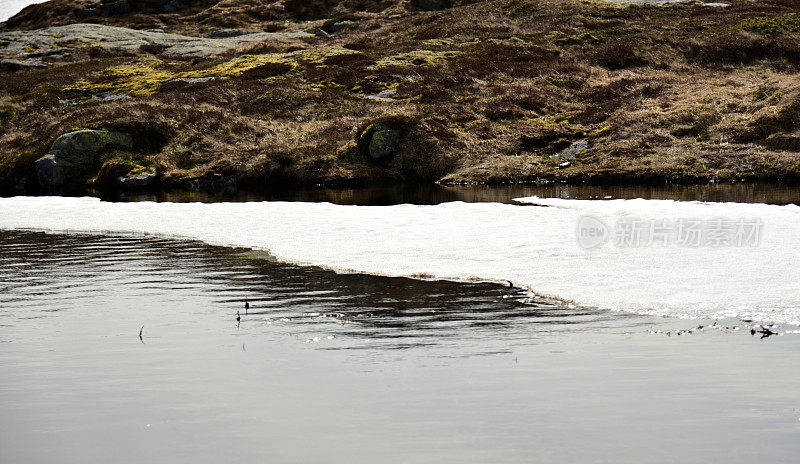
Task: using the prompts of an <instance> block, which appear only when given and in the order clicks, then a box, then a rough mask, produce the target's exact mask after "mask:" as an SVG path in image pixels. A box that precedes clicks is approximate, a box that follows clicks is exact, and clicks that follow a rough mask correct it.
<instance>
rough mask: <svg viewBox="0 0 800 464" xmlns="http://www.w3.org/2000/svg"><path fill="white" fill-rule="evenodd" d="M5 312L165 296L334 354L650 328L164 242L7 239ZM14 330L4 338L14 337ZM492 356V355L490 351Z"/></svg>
mask: <svg viewBox="0 0 800 464" xmlns="http://www.w3.org/2000/svg"><path fill="white" fill-rule="evenodd" d="M0 243H1V244H2V251H0V281H2V282H3V284H2V289H3V291H2V293H0V306H2V308H3V309H2V313H0V317H2V320H3V321H5V324H8V325H10V326H12V327H14V326H15V325H18V324H19V323H18V322H15V321H19V320H21V319H26V318H35V317H48V316H52V317H55V316H56V315H57V314H54V313H57V312H58V311H60V310H63V309H67V308H73V307H74V308H78V307H80V308H84V309H83V310H84V311H85V310H86V309H85V308H86V307H87V306H89V307H91V306H92V305H97V306H103V305H106V304H111V305H113V304H117V303H116V302H118V301H119V300H121V299H122V300H124V299H143V298H144V299H146V298H152V299H155V302H154V303H155V304H158V305H166V306H167V307H169V306H170V304H172V303H176V302H181V303H182V304H183V305H185V303H187V302H191V301H196V303H197V306H191V305H190V307H192V308H194V307H198V308H206V309H204V310H203V311H209V312H212V313H218V314H220V315H222V314H224V315H226V316H225V317H229V318H230V320H232V319H233V314H235V312H236V311H241V312H242V313H244V307H243V302H244V301H245V299H247V300H248V301H249V303H250V305H251V307H250V310H249V312H248V314H242V316H243V320H242V324H241V327H242V328H245V329H248V330H266V331H269V330H273V331H274V330H278V331H279V332H285V331H289V332H291V334H292V335H294V336H296V337H302V338H304V339H306V340H312V341H318V340H319V339H320V334H323V335H322V337H323V338H324V339H328V340H330V339H333V338H336V339H337V341H338V342H337V344H336V345H335V348H336V349H350V348H384V349H398V348H408V347H413V346H433V345H439V344H446V343H448V342H449V341H450V340H453V339H456V340H458V341H459V342H464V341H465V340H470V339H476V340H480V339H482V338H489V339H498V338H501V339H503V340H505V343H510V342H513V341H514V340H520V341H531V340H535V339H536V336H538V335H543V334H546V333H549V332H564V331H571V330H583V331H596V330H599V329H601V328H604V327H606V326H607V325H609V324H613V327H615V328H616V329H617V330H621V329H620V327H621V326H623V325H625V324H626V323H638V324H643V323H644V322H642V321H641V320H639V319H637V318H635V317H633V316H624V315H620V314H612V313H609V312H607V311H598V310H587V309H579V308H575V307H572V306H571V305H567V304H565V303H563V302H559V301H548V300H545V299H542V298H538V297H533V296H531V295H528V294H526V292H524V291H522V290H520V289H515V288H507V287H504V286H500V285H497V284H491V283H474V284H465V283H455V282H447V281H424V280H413V279H405V278H392V277H378V276H370V275H364V274H337V273H334V272H331V271H326V270H322V269H319V268H313V267H299V266H294V265H288V264H283V263H278V262H275V261H273V260H270V259H269V257H268V256H266V254H265V253H260V252H254V251H252V250H246V249H235V248H224V247H211V246H207V245H204V244H202V243H198V242H181V241H170V240H164V239H159V238H152V237H150V238H138V237H127V238H125V237H108V236H81V235H75V236H61V235H47V234H44V233H35V232H24V231H23V232H19V231H2V232H0ZM14 332H16V333H24V331H14ZM9 333H10V331H7V333H6V334H3V332H2V331H0V338H5V337H8V336H9ZM489 349H490V350H492V349H493V348H489Z"/></svg>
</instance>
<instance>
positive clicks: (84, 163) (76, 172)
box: [34, 130, 133, 189]
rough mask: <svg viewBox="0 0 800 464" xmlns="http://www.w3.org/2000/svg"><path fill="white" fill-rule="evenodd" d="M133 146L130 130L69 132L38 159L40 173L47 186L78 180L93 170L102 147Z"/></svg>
mask: <svg viewBox="0 0 800 464" xmlns="http://www.w3.org/2000/svg"><path fill="white" fill-rule="evenodd" d="M131 147H133V138H132V137H131V135H130V134H125V133H121V132H109V131H104V130H79V131H75V132H69V133H67V134H64V135H62V136H60V137H58V138H57V139H56V141H55V142H54V143H53V146H52V147H50V151H49V152H48V153H47V154H46V155H45V156H42V157H41V158H39V159H38V160H36V161H35V163H34V167H35V169H36V177H37V179H38V180H39V185H40V186H41V187H43V188H44V189H58V188H61V187H64V186H65V185H69V184H75V183H78V182H79V181H80V180H82V179H83V178H84V177H86V176H88V175H89V174H90V173H91V172H92V170H93V169H94V167H95V162H96V157H97V155H98V154H99V153H101V152H102V151H104V150H107V149H109V148H131Z"/></svg>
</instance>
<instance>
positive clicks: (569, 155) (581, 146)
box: [551, 140, 589, 161]
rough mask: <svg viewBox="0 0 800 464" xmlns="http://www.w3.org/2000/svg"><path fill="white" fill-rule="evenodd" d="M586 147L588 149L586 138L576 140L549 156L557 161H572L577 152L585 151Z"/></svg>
mask: <svg viewBox="0 0 800 464" xmlns="http://www.w3.org/2000/svg"><path fill="white" fill-rule="evenodd" d="M587 149H589V142H587V141H586V140H576V141H575V142H572V143H571V144H570V145H569V146H568V147H567V148H565V149H563V150H561V151H559V152H558V153H556V154H554V155H553V156H552V157H551V158H552V159H554V160H557V161H572V160H574V159H575V156H577V155H578V153H580V152H582V151H586V150H587Z"/></svg>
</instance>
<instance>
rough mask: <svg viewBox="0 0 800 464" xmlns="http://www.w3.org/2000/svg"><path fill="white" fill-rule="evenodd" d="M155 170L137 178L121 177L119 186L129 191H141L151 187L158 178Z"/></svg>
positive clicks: (118, 182)
mask: <svg viewBox="0 0 800 464" xmlns="http://www.w3.org/2000/svg"><path fill="white" fill-rule="evenodd" d="M157 177H158V176H157V174H156V171H155V170H150V171H147V172H143V173H141V174H137V175H135V176H130V177H128V176H119V177H117V184H118V185H119V186H120V187H122V188H124V189H128V190H140V189H145V188H147V187H149V186H150V185H151V184H152V183H153V182H155V180H156V178H157Z"/></svg>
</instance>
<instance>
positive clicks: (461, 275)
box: [0, 197, 800, 324]
mask: <svg viewBox="0 0 800 464" xmlns="http://www.w3.org/2000/svg"><path fill="white" fill-rule="evenodd" d="M519 201H521V202H525V203H528V205H507V204H497V203H460V202H458V203H445V204H441V205H435V206H429V205H425V206H418V205H398V206H380V207H375V206H341V205H333V204H329V203H287V202H254V203H212V204H200V203H150V202H141V203H106V202H101V201H99V200H98V199H94V198H62V197H16V198H2V199H0V228H2V229H35V230H43V231H48V232H92V233H125V234H129V233H132V234H152V235H159V236H165V237H176V238H190V239H197V240H201V241H204V242H207V243H211V244H217V245H230V246H244V247H252V248H257V249H266V250H269V251H270V252H271V253H272V254H274V255H275V256H276V257H277V258H278V259H281V260H284V261H287V262H293V263H299V264H314V265H320V266H324V267H329V268H333V269H338V270H355V271H360V272H367V273H374V274H382V275H398V276H410V275H414V274H430V275H433V276H436V277H440V278H448V279H459V280H460V279H469V278H472V277H479V278H484V279H497V280H505V279H509V280H511V281H513V282H514V283H516V284H517V285H524V286H528V287H530V288H531V289H532V290H534V291H536V292H537V293H541V294H547V295H553V296H558V297H561V298H565V299H570V300H573V301H575V302H577V303H579V304H583V305H589V306H597V307H603V308H610V309H614V310H625V311H636V312H649V313H656V314H664V315H673V316H680V317H723V316H732V317H748V318H753V319H755V320H759V321H764V322H767V321H768V322H781V323H794V324H798V323H800V280H799V279H800V240H798V235H800V207H797V206H794V205H790V206H770V205H761V204H738V203H699V202H675V201H669V200H612V201H590V200H560V199H538V198H526V199H520V200H519ZM586 214H590V215H594V216H596V217H598V218H599V219H601V220H603V221H604V222H606V223H607V224H609V225H613V224H614V223H615V222H616V221H617V220H619V219H620V218H626V217H627V218H630V217H640V218H644V219H646V218H654V219H659V220H660V219H669V220H673V221H677V220H678V219H681V218H701V219H708V218H713V217H725V218H730V219H737V218H747V219H752V218H758V219H760V220H761V222H762V223H763V228H762V231H761V232H762V233H761V242H760V244H759V245H758V246H756V247H717V248H712V247H679V246H669V247H663V246H647V247H639V248H620V247H615V246H613V245H612V244H610V243H609V244H607V245H605V246H602V247H599V248H595V249H591V250H584V249H582V248H581V247H579V246H578V244H577V241H576V238H575V230H576V224H577V222H578V220H579V218H580V217H581V216H584V215H586Z"/></svg>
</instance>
